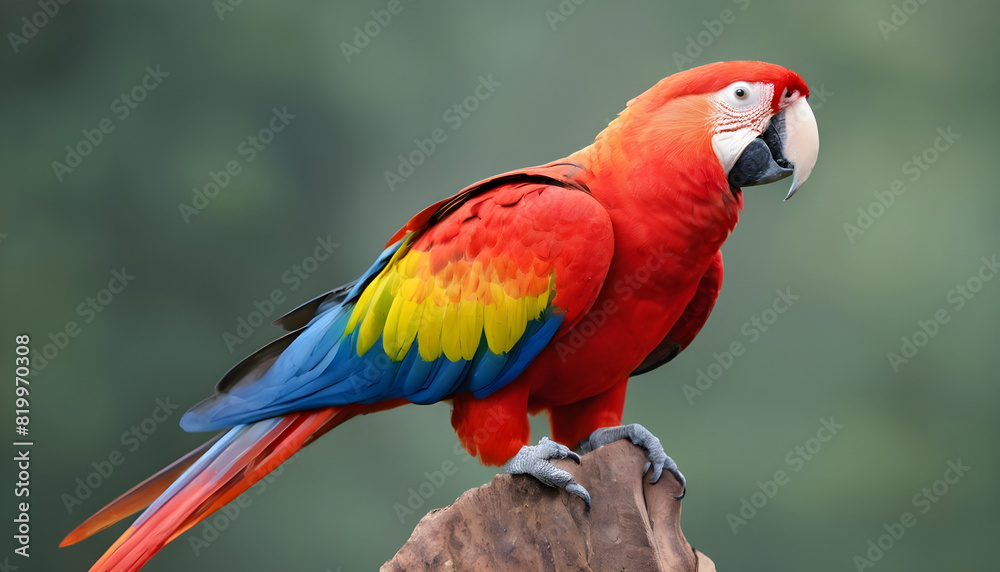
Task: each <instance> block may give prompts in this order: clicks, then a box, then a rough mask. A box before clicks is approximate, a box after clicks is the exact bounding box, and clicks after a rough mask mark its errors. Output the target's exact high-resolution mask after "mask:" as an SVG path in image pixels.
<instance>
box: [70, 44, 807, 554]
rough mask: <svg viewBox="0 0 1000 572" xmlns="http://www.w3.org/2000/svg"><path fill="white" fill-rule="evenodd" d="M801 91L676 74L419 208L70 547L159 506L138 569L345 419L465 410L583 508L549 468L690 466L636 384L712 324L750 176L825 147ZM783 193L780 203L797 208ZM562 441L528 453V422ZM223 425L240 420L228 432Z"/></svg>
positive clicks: (478, 439)
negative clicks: (542, 148) (613, 458)
mask: <svg viewBox="0 0 1000 572" xmlns="http://www.w3.org/2000/svg"><path fill="white" fill-rule="evenodd" d="M808 95H809V89H808V87H806V84H805V82H804V81H803V80H802V78H801V77H799V76H798V75H797V74H796V73H794V72H792V71H790V70H788V69H785V68H783V67H780V66H777V65H773V64H768V63H763V62H750V61H738V62H720V63H714V64H709V65H705V66H701V67H698V68H694V69H691V70H688V71H684V72H681V73H677V74H674V75H672V76H669V77H667V78H665V79H663V80H661V81H660V82H659V83H657V84H656V85H655V86H653V87H652V88H651V89H649V90H648V91H646V92H645V93H643V94H642V95H640V96H638V97H636V98H635V99H633V100H632V101H630V102H629V103H628V106H627V107H626V109H625V110H624V111H623V112H621V113H620V114H619V115H618V117H617V118H616V119H615V120H614V121H612V122H611V123H610V124H609V125H608V127H607V128H606V129H604V130H603V131H602V132H601V133H600V134H599V135H598V136H597V138H596V140H595V141H594V142H593V144H591V145H589V146H587V147H585V148H583V149H581V150H580V151H577V152H576V153H573V154H572V155H570V156H569V157H566V158H565V159H559V160H557V161H554V162H552V163H548V164H546V165H542V166H538V167H532V168H528V169H521V170H517V171H512V172H509V173H505V174H503V175H498V176H496V177H492V178H489V179H486V180H484V181H481V182H479V183H476V184H474V185H472V186H470V187H467V188H466V189H464V190H462V191H461V192H459V193H458V194H456V195H454V196H453V197H451V198H449V199H446V200H444V201H441V202H439V203H437V204H435V205H432V206H430V207H428V208H427V209H424V210H423V211H422V212H420V213H419V214H417V215H416V216H414V217H413V218H412V219H410V221H409V222H408V223H406V225H405V226H403V228H402V229H401V230H400V231H399V232H397V233H396V234H395V235H394V236H393V237H392V238H391V239H389V242H388V245H387V247H386V248H385V250H384V251H383V252H382V254H381V255H380V256H379V257H378V258H377V260H376V261H375V263H374V264H373V265H372V266H371V267H370V268H369V269H368V270H367V271H365V272H364V274H362V275H361V277H360V278H358V280H356V281H354V282H352V283H350V284H347V285H344V286H341V287H340V288H337V289H334V290H331V291H330V292H327V293H326V294H323V295H322V296H320V297H318V298H316V299H314V300H312V301H311V302H308V303H306V304H304V305H303V306H301V307H299V308H297V309H295V310H293V311H292V312H290V313H289V314H287V315H286V316H283V317H282V318H279V319H278V320H277V321H276V322H275V323H276V325H278V326H280V327H282V328H284V329H286V330H288V333H287V334H285V335H284V336H283V337H281V338H279V339H277V340H275V341H274V342H272V343H270V344H268V345H267V346H265V347H264V348H262V349H261V350H259V351H258V352H256V353H254V354H253V355H251V356H250V357H248V358H246V359H245V360H243V361H242V362H241V363H239V364H238V365H236V366H235V367H234V368H233V369H232V370H230V371H229V372H228V373H227V374H226V375H225V376H224V377H223V378H222V380H221V381H220V382H219V383H218V385H217V386H216V393H215V395H213V396H211V397H209V398H208V399H206V400H205V401H202V402H201V403H199V404H197V405H195V406H194V407H193V408H192V409H191V410H190V411H188V412H187V413H186V414H185V415H184V417H183V418H182V419H181V426H182V427H183V428H184V429H185V430H187V431H212V430H218V429H226V428H229V429H227V430H226V431H224V432H223V433H221V434H219V435H218V436H216V437H215V438H213V439H212V440H210V441H209V442H208V443H205V444H204V445H203V446H201V447H199V448H198V449H196V450H195V451H192V452H191V453H189V454H188V455H186V456H185V457H183V458H181V459H180V460H178V461H176V462H175V463H173V464H172V465H170V466H168V467H167V468H165V469H164V470H162V471H161V472H160V473H158V474H156V475H154V476H152V477H150V478H149V479H147V480H146V481H145V482H143V483H141V484H140V485H138V486H136V487H135V488H133V489H132V490H130V491H128V492H126V493H125V494H124V495H122V496H121V497H119V498H118V499H116V500H115V501H113V502H112V503H111V504H109V505H108V506H106V507H105V508H103V509H101V510H100V511H99V512H98V513H97V514H95V515H94V516H92V517H90V518H89V519H88V520H87V521H85V522H84V523H83V524H81V525H80V526H79V527H78V528H76V529H75V530H74V531H73V532H71V533H70V534H69V535H68V536H67V537H66V539H65V540H63V543H62V545H63V546H65V545H68V544H72V543H75V542H77V541H79V540H82V539H84V538H86V537H88V536H90V535H92V534H94V533H96V532H98V531H100V530H102V529H104V528H106V527H108V526H110V525H112V524H113V523H115V522H117V521H119V520H121V519H123V518H125V517H126V516H128V515H130V514H132V513H134V512H136V511H138V510H140V509H142V508H144V507H147V506H148V507H149V508H147V509H146V511H145V512H144V513H143V514H142V515H141V516H140V517H139V518H138V520H136V521H135V523H133V524H132V526H131V527H129V528H128V530H126V531H125V533H124V534H123V535H122V536H121V537H120V538H119V539H118V541H117V542H115V543H114V545H112V546H111V548H109V549H108V551H107V552H106V553H105V554H104V556H103V557H102V558H101V559H100V560H99V561H98V562H97V563H96V564H94V566H93V568H91V570H116V571H117V570H138V569H139V568H140V567H141V566H142V565H143V564H144V563H145V562H146V561H147V560H148V559H149V558H151V557H152V556H153V554H155V553H156V552H157V551H158V550H159V549H160V548H162V547H163V546H164V545H165V544H166V543H167V542H170V541H171V540H172V539H174V538H176V537H177V536H178V535H180V534H181V533H183V532H184V531H186V530H187V529H189V528H191V527H192V526H194V525H195V524H196V523H198V522H199V521H201V520H202V519H204V518H205V517H207V516H208V515H210V514H211V513H212V512H213V511H215V510H218V509H219V508H220V507H222V506H223V505H225V504H226V503H227V502H229V501H230V500H232V499H233V498H235V497H236V496H238V495H239V494H240V493H242V492H243V491H245V490H246V489H247V488H248V487H250V486H251V485H252V484H253V483H255V482H256V481H258V480H259V479H261V478H262V477H263V476H264V475H266V474H267V473H268V472H270V471H271V470H273V469H274V468H275V467H276V466H277V465H279V464H280V463H282V462H283V461H285V460H286V459H288V458H289V457H290V456H291V455H292V454H294V453H295V452H296V451H298V450H299V449H300V448H302V447H303V446H305V445H307V444H309V443H310V442H311V441H312V440H313V439H316V438H317V437H319V436H320V435H322V434H323V433H325V432H326V431H329V430H330V429H332V428H334V427H336V426H337V425H339V424H341V423H343V422H344V421H347V420H348V419H350V418H352V417H354V416H356V415H362V414H367V413H373V412H376V411H381V410H384V409H390V408H393V407H397V406H400V405H403V404H407V403H418V404H426V403H435V402H438V401H441V400H449V401H451V403H452V406H453V410H452V417H451V423H452V425H453V426H454V428H455V431H456V432H457V433H458V436H459V438H460V440H461V442H462V444H463V445H464V446H465V448H466V449H467V450H468V451H469V453H471V454H473V455H476V456H478V457H479V459H480V460H481V461H482V462H483V463H486V464H490V465H502V464H504V463H505V462H506V467H505V470H506V471H507V472H510V473H526V474H529V475H533V476H534V477H536V478H538V479H539V480H541V481H542V482H544V483H546V484H549V485H552V486H558V487H561V488H564V489H566V490H567V491H568V492H570V493H573V494H576V495H578V496H580V497H581V498H583V499H584V502H585V503H586V504H587V506H588V507H589V504H590V495H589V494H588V493H587V491H586V490H585V489H584V488H583V487H582V486H580V485H579V484H577V483H576V482H574V481H573V479H572V477H571V476H570V474H569V473H568V472H566V471H563V470H560V469H558V468H556V467H555V466H554V465H552V464H551V463H550V462H549V460H550V459H553V458H572V459H574V460H576V461H577V462H579V456H578V455H577V453H574V452H573V451H571V450H570V448H571V447H573V448H576V447H578V446H579V448H580V449H581V450H582V451H587V450H590V449H592V448H594V447H599V446H601V445H603V444H606V443H608V442H611V441H614V440H617V439H623V438H627V439H630V440H631V441H632V442H633V443H635V444H637V445H639V446H641V447H644V448H645V449H646V451H647V455H648V457H649V460H650V465H651V467H652V475H651V479H650V480H651V482H656V481H657V479H659V477H660V474H661V471H662V470H663V469H666V470H668V471H669V472H671V473H672V474H673V476H674V477H675V478H676V479H678V480H679V481H680V482H681V483H682V484H683V483H684V477H683V476H682V475H681V473H680V472H679V471H678V469H677V466H676V464H675V463H674V462H673V461H672V460H671V459H670V458H669V457H668V456H667V455H666V454H665V452H664V450H663V447H662V446H661V445H660V442H659V440H657V439H656V437H654V436H652V435H651V434H650V433H649V432H648V431H647V430H646V429H644V428H643V427H642V426H641V425H638V424H631V425H626V426H624V427H619V425H620V424H621V421H622V410H623V407H624V401H625V390H626V387H627V384H628V380H629V377H630V376H632V375H637V374H640V373H644V372H646V371H649V370H651V369H654V368H656V367H658V366H660V365H662V364H663V363H666V362H668V361H670V360H671V359H672V358H673V357H674V356H675V355H677V353H678V352H680V351H681V350H683V349H684V348H685V347H687V346H688V345H689V344H690V343H691V341H692V340H693V339H694V337H695V335H697V333H698V331H699V330H700V329H701V327H702V325H703V324H704V323H705V320H706V319H707V318H708V315H709V313H710V312H711V310H712V307H713V306H714V304H715V300H716V298H717V296H718V294H719V289H720V286H721V283H722V256H721V254H720V252H719V248H720V247H721V246H722V243H723V242H724V241H725V240H726V237H728V236H729V234H730V232H732V230H733V228H734V227H735V226H736V222H737V220H738V218H739V213H740V210H741V209H742V207H743V192H742V190H741V188H742V187H744V186H751V185H757V184H763V183H768V182H772V181H775V180H778V179H781V178H784V177H787V176H792V177H793V179H792V186H791V190H790V192H789V193H788V197H791V195H792V194H793V193H794V192H795V191H796V190H797V189H798V188H799V186H800V185H801V184H802V183H803V182H805V180H806V178H807V177H808V176H809V173H810V171H811V170H812V168H813V166H814V164H815V162H816V158H817V154H818V151H819V136H818V131H817V127H816V120H815V118H814V116H813V114H812V111H811V110H810V108H809V104H808V103H807V101H806V97H807V96H808ZM788 197H786V199H787V198H788ZM542 411H545V412H547V413H548V416H549V420H550V422H551V431H552V440H548V439H546V438H542V440H541V441H540V442H539V444H538V445H536V446H527V444H528V442H529V437H530V430H529V426H528V414H535V413H539V412H542ZM230 427H231V428H230Z"/></svg>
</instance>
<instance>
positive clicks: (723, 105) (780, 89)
mask: <svg viewBox="0 0 1000 572" xmlns="http://www.w3.org/2000/svg"><path fill="white" fill-rule="evenodd" d="M808 96H809V88H808V87H807V86H806V83H805V81H803V79H802V78H801V77H799V75H798V74H796V73H795V72H793V71H791V70H789V69H786V68H784V67H781V66H778V65H774V64H769V63H765V62H754V61H732V62H718V63H713V64H708V65H704V66H700V67H696V68H692V69H690V70H687V71H683V72H680V73H676V74H674V75H671V76H669V77H667V78H664V79H663V80H661V81H660V82H659V83H657V84H656V85H655V86H653V87H652V88H650V89H649V90H648V91H646V92H645V93H643V94H642V95H639V96H638V97H636V98H635V99H633V100H632V101H630V102H629V104H628V107H627V108H626V110H625V111H623V112H622V114H621V115H620V116H619V119H618V120H616V122H618V121H623V122H624V125H620V126H618V128H619V129H625V130H628V131H630V132H631V133H632V134H633V135H635V137H632V138H631V139H633V140H634V141H635V142H636V143H635V147H636V150H637V151H638V152H639V153H641V154H644V155H646V157H647V158H649V159H650V162H652V163H657V164H663V165H668V166H669V168H671V169H673V170H674V171H681V172H685V175H687V176H686V177H685V178H686V179H688V180H691V181H702V182H704V183H707V184H699V185H696V186H697V187H698V188H709V189H712V188H719V189H722V190H723V191H728V192H724V194H725V195H728V196H727V197H724V198H725V199H726V200H727V202H729V199H730V198H733V197H735V199H736V204H738V205H739V206H742V190H741V189H742V187H748V186H753V185H762V184H766V183H771V182H774V181H777V180H779V179H784V178H786V177H791V178H792V185H791V188H790V189H789V191H788V195H787V196H786V197H785V200H788V199H789V198H790V197H791V196H792V195H793V194H795V192H796V191H797V190H798V189H799V187H800V186H801V185H802V184H803V183H804V182H805V181H806V179H807V178H808V177H809V173H810V172H811V171H812V169H813V166H814V165H815V164H816V158H817V155H818V153H819V131H818V129H817V127H816V118H815V116H814V115H813V112H812V109H811V108H810V107H809V103H808V102H807V100H806V98H807V97H808ZM612 125H614V123H613V124H612ZM609 127H611V126H609ZM691 165H695V166H697V170H692V169H691V168H690V167H688V166H691ZM706 165H707V166H706Z"/></svg>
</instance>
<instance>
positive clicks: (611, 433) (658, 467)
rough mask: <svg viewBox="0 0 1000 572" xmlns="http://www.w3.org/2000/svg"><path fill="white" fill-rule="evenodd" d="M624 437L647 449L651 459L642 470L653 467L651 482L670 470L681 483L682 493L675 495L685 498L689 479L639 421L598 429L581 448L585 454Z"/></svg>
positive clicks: (648, 457) (676, 497)
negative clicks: (664, 471)
mask: <svg viewBox="0 0 1000 572" xmlns="http://www.w3.org/2000/svg"><path fill="white" fill-rule="evenodd" d="M622 439H628V440H629V441H632V443H633V444H634V445H637V446H639V447H642V448H643V449H645V450H646V458H647V459H649V461H648V462H647V463H646V468H645V469H643V470H642V472H643V474H646V471H648V470H649V468H650V467H653V475H652V477H650V479H649V483H650V484H656V482H657V481H659V480H660V474H662V472H663V469H666V470H668V471H670V474H672V475H673V476H674V478H675V479H677V482H679V483H680V484H681V494H680V495H678V496H675V497H674V498H675V499H677V500H681V499H682V498H684V495H685V494H687V480H685V479H684V475H682V474H681V472H680V470H679V469H678V468H677V463H675V462H674V460H673V459H671V458H670V457H669V456H668V455H667V454H666V453H665V452H664V451H663V445H661V444H660V440H659V439H657V438H656V436H655V435H653V434H652V433H650V432H649V430H648V429H646V428H645V427H643V426H642V425H639V424H638V423H632V424H630V425H622V426H620V427H605V428H603V429H598V430H596V431H594V432H593V433H591V434H590V437H589V438H587V439H584V440H583V441H582V442H581V443H580V450H581V451H583V452H584V453H585V454H586V453H589V452H591V451H593V450H594V449H596V448H598V447H601V446H603V445H607V444H608V443H613V442H615V441H620V440H622Z"/></svg>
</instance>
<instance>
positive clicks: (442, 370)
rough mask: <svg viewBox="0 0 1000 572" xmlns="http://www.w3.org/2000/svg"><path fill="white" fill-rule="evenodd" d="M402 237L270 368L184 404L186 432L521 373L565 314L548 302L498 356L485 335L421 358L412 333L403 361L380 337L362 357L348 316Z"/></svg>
mask: <svg viewBox="0 0 1000 572" xmlns="http://www.w3.org/2000/svg"><path fill="white" fill-rule="evenodd" d="M402 243H403V241H400V242H397V243H396V244H394V245H393V246H391V247H389V248H387V249H386V250H385V251H384V252H383V253H382V255H381V256H379V259H378V260H377V261H376V263H375V264H374V265H372V267H371V268H370V269H369V270H368V271H367V272H366V273H365V274H364V275H363V276H362V278H360V279H359V280H358V281H357V283H356V284H355V285H354V287H353V288H352V289H351V291H350V292H349V293H348V294H347V295H346V296H345V297H343V298H341V299H339V300H337V302H336V303H335V304H331V303H327V302H324V303H322V304H320V306H319V307H318V309H317V311H316V314H315V315H314V316H313V317H312V319H310V320H309V322H308V324H307V325H305V326H304V327H303V328H301V329H300V330H298V331H297V332H296V333H297V337H296V338H295V339H294V341H292V342H291V343H290V344H289V345H288V347H287V348H285V349H284V351H283V352H281V354H280V355H279V356H278V357H277V359H275V360H274V361H273V363H272V364H271V366H270V368H269V369H267V371H265V372H264V373H263V374H260V375H255V376H253V377H248V378H246V379H242V380H237V381H235V382H234V383H230V384H228V385H227V387H226V388H225V390H224V391H221V392H219V393H216V394H215V395H214V396H212V397H210V398H209V399H206V400H205V401H203V402H201V403H199V404H198V405H196V406H195V407H193V408H192V409H191V410H190V411H188V412H187V413H186V414H185V415H184V417H183V418H182V419H181V426H182V427H183V428H184V429H185V430H187V431H210V430H216V429H220V428H223V427H228V426H231V425H239V424H243V423H250V422H253V421H258V420H260V419H265V418H268V417H274V416H277V415H281V414H284V413H288V412H290V411H296V410H302V409H312V408H318V407H328V406H336V405H347V404H351V403H375V402H379V401H384V400H389V399H396V398H404V399H407V400H409V401H412V402H414V403H418V404H429V403H436V402H438V401H441V400H442V399H446V398H448V397H449V396H451V395H453V394H455V393H460V392H472V393H473V394H474V395H475V396H476V397H477V398H482V397H486V396H487V395H489V394H491V393H493V392H494V391H497V390H498V389H500V388H502V387H503V386H505V385H506V384H508V383H510V382H511V381H512V380H513V379H514V378H515V377H517V376H518V375H520V373H521V372H522V371H524V369H525V368H526V367H527V366H528V364H529V363H530V362H531V361H532V360H533V359H534V358H535V356H537V355H538V354H539V353H540V352H541V351H542V349H544V348H545V346H546V345H547V344H548V343H549V341H550V340H551V339H552V336H553V335H554V334H555V332H556V330H557V329H558V328H559V325H560V324H561V323H562V319H563V316H562V314H561V313H557V312H553V311H552V309H551V308H550V309H549V310H548V311H546V312H545V313H544V314H542V316H540V317H539V318H538V319H536V320H532V321H530V322H528V324H527V329H526V330H525V333H524V335H523V336H522V337H521V339H520V340H519V342H518V343H517V344H516V345H515V346H514V348H513V349H512V350H511V351H509V352H507V353H506V354H499V355H498V354H494V353H492V352H491V351H490V350H489V349H488V344H487V343H486V339H485V334H484V337H483V339H482V340H481V343H480V345H479V350H478V351H477V353H476V355H475V356H474V357H473V359H471V360H459V361H451V360H449V359H447V358H446V357H445V356H444V355H441V356H440V357H439V358H437V359H435V360H432V361H425V360H424V359H423V358H421V357H420V352H419V347H418V346H419V341H418V340H415V341H414V343H413V345H412V346H411V347H410V349H409V351H408V352H407V354H406V356H405V357H404V358H403V359H402V361H393V360H391V359H390V358H389V357H388V356H387V355H386V354H385V352H384V351H383V349H382V341H381V338H380V339H379V340H378V341H377V342H376V343H375V344H374V345H373V346H372V347H371V349H369V350H368V351H367V352H366V353H365V354H364V355H363V356H359V355H358V354H357V351H356V348H357V339H356V338H357V333H358V330H359V328H356V329H355V331H354V332H352V334H349V335H345V333H344V332H345V328H346V325H347V321H348V319H349V317H350V314H351V311H352V309H353V307H354V303H355V302H356V300H357V298H358V296H359V295H360V292H361V290H362V288H364V285H365V284H366V283H367V282H369V281H370V279H371V278H372V277H373V276H375V275H376V274H377V273H378V272H379V271H381V269H382V268H384V267H385V265H386V264H387V263H388V261H389V260H390V259H391V258H392V255H393V254H394V253H395V252H396V251H397V250H398V249H399V247H400V245H401V244H402ZM248 359H252V357H251V358H248Z"/></svg>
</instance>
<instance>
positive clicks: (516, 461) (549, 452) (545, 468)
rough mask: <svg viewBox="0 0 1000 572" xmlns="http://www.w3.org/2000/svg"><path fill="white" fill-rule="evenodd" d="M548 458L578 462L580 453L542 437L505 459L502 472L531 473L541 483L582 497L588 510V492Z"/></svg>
mask: <svg viewBox="0 0 1000 572" xmlns="http://www.w3.org/2000/svg"><path fill="white" fill-rule="evenodd" d="M549 459H572V460H573V461H575V462H576V463H577V464H579V463H580V455H577V454H576V453H574V452H573V451H571V450H570V449H569V447H566V446H565V445H560V444H559V443H556V442H555V441H553V440H551V439H549V438H548V437H542V439H541V440H540V441H539V442H538V444H537V445H534V446H528V445H525V446H524V447H521V450H520V451H518V452H517V455H514V457H513V458H512V459H511V460H509V461H507V464H506V465H504V467H503V472H505V473H508V474H511V475H531V476H533V477H535V478H536V479H538V480H539V481H541V482H542V483H544V484H546V485H548V486H550V487H555V488H559V489H564V490H565V491H566V492H568V493H571V494H574V495H576V496H578V497H580V498H582V499H583V502H584V503H586V505H587V510H590V493H588V492H587V489H585V488H583V486H581V485H580V484H579V483H577V482H576V481H575V480H574V479H573V475H571V474H570V473H569V471H564V470H563V469H560V468H559V467H556V466H555V465H553V464H552V463H551V462H549Z"/></svg>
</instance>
